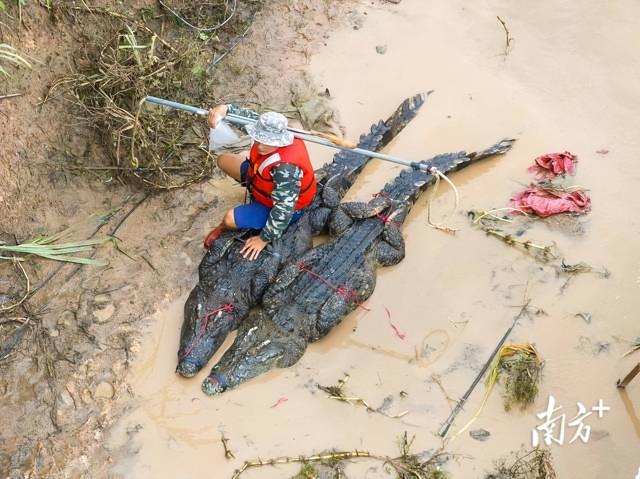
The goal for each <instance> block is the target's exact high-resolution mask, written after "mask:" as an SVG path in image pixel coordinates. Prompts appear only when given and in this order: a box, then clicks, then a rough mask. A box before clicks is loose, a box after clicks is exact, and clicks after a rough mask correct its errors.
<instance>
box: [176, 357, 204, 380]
mask: <svg viewBox="0 0 640 479" xmlns="http://www.w3.org/2000/svg"><path fill="white" fill-rule="evenodd" d="M201 369H202V365H199V364H195V363H193V362H192V361H189V358H187V359H184V360H182V361H180V362H179V363H178V366H177V367H176V372H177V373H178V374H179V375H180V376H182V377H183V378H192V377H193V376H195V375H196V374H197V373H198V371H200V370H201Z"/></svg>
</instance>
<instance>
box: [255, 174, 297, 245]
mask: <svg viewBox="0 0 640 479" xmlns="http://www.w3.org/2000/svg"><path fill="white" fill-rule="evenodd" d="M271 177H272V178H273V191H272V192H271V199H272V200H273V208H271V212H270V213H269V219H267V224H266V225H265V226H264V228H263V229H262V232H261V233H260V238H262V239H263V240H264V241H267V242H271V241H273V240H276V239H278V238H280V236H282V234H283V233H284V231H285V230H286V229H287V226H289V223H290V222H291V218H292V217H293V215H294V213H295V206H296V202H297V201H298V197H299V196H300V189H301V184H302V182H301V180H302V170H301V169H300V168H298V167H297V166H296V165H292V164H291V163H281V164H279V165H276V166H274V167H273V169H272V170H271Z"/></svg>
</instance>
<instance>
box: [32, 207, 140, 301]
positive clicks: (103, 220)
mask: <svg viewBox="0 0 640 479" xmlns="http://www.w3.org/2000/svg"><path fill="white" fill-rule="evenodd" d="M130 199H131V196H127V197H126V198H125V200H124V202H123V203H122V204H121V205H119V206H116V207H114V208H111V209H110V210H109V211H107V212H106V213H104V214H101V215H98V216H97V218H98V220H99V224H98V226H97V227H96V229H95V230H94V231H93V233H91V234H90V235H89V239H91V238H93V237H94V236H95V235H97V234H98V232H99V231H100V230H101V229H102V227H103V226H104V225H106V224H107V222H108V221H109V220H110V219H111V218H112V217H113V215H115V214H116V213H117V212H118V211H120V210H121V209H122V208H123V207H124V205H125V204H126V203H127V202H128V201H129V200H130ZM93 216H94V215H92V216H91V217H93ZM77 224H78V223H76V225H77ZM73 227H74V226H73V225H72V226H70V227H69V228H68V229H72V228H73ZM64 266H65V265H64V264H60V265H59V266H58V267H57V268H56V269H55V270H54V271H53V272H52V273H51V274H50V275H49V276H48V277H47V278H46V279H45V280H44V281H43V282H42V283H40V284H39V285H38V286H37V287H36V288H35V289H34V290H33V293H32V296H33V295H35V294H36V293H37V292H38V291H40V290H41V289H42V288H44V286H45V285H46V284H47V283H49V281H51V279H52V278H53V277H54V276H55V275H56V274H58V272H59V271H60V270H61V269H62V268H63V267H64Z"/></svg>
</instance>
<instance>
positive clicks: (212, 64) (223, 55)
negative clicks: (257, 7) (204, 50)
mask: <svg viewBox="0 0 640 479" xmlns="http://www.w3.org/2000/svg"><path fill="white" fill-rule="evenodd" d="M254 18H255V14H254V16H253V17H252V18H251V21H249V26H248V27H247V28H246V29H245V31H244V32H243V33H242V34H241V35H240V37H239V38H238V39H237V40H236V41H235V42H234V44H233V45H231V46H230V47H229V49H228V50H226V51H225V52H224V53H223V54H222V55H220V56H219V57H217V58H216V55H217V53H216V54H215V55H214V59H213V62H211V66H212V67H215V66H216V65H217V64H218V63H220V62H221V61H222V59H223V58H224V57H226V56H227V55H228V54H229V53H231V52H232V51H233V49H234V48H235V47H237V46H238V45H239V44H240V42H241V41H242V40H243V39H244V38H245V37H246V36H247V33H249V30H251V27H252V26H253V20H254Z"/></svg>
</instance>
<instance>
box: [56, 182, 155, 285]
mask: <svg viewBox="0 0 640 479" xmlns="http://www.w3.org/2000/svg"><path fill="white" fill-rule="evenodd" d="M150 195H151V193H149V192H147V193H145V194H144V196H143V197H142V199H140V200H139V201H138V202H137V203H136V204H135V205H133V206H132V207H131V209H130V210H129V211H127V214H125V215H124V216H123V217H122V218H121V219H120V221H118V223H117V224H116V226H115V227H114V228H113V229H112V230H111V233H110V234H109V236H111V237H115V234H116V233H117V232H118V229H120V227H121V226H122V225H123V224H124V222H125V221H126V220H127V219H128V218H129V216H131V214H132V213H133V212H134V211H135V210H136V209H137V208H138V207H139V206H140V205H141V204H142V203H144V202H145V201H146V200H147V198H149V196H150ZM94 254H95V251H94V252H93V253H91V255H90V256H89V257H90V258H93V255H94ZM81 266H82V265H78V266H77V267H76V268H74V270H73V271H71V272H70V273H69V274H68V275H67V277H66V279H65V281H67V282H69V280H71V278H73V277H74V276H75V274H76V273H77V272H78V271H80V268H81Z"/></svg>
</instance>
